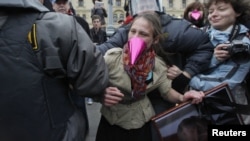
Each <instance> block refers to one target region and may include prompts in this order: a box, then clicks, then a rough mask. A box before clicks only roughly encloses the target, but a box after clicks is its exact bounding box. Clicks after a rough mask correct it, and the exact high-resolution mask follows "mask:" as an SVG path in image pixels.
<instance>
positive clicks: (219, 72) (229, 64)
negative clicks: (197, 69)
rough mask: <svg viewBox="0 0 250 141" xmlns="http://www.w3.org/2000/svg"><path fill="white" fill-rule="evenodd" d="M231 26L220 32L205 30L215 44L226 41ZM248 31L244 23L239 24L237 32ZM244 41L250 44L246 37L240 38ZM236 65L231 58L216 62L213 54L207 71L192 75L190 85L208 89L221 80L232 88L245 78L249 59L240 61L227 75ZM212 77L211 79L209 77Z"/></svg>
mask: <svg viewBox="0 0 250 141" xmlns="http://www.w3.org/2000/svg"><path fill="white" fill-rule="evenodd" d="M231 29H232V27H230V28H229V29H228V30H226V31H224V32H220V31H218V30H215V29H214V28H210V29H209V30H208V31H207V32H208V33H209V35H210V40H211V42H212V43H213V44H214V46H216V45H217V44H220V43H225V42H226V41H228V38H229V34H230V33H231ZM246 32H248V29H247V28H246V27H245V26H244V25H240V31H239V34H245V33H246ZM242 41H243V42H244V43H248V44H250V40H249V38H248V37H244V38H242ZM236 67H237V63H235V62H234V61H233V60H232V59H229V60H226V61H224V62H222V63H221V62H218V61H217V60H216V58H215V56H213V57H212V59H211V63H210V67H209V69H208V70H209V73H202V74H198V75H196V76H194V77H193V78H192V79H191V81H190V86H191V87H192V88H194V89H197V90H203V91H206V90H209V89H211V88H213V87H215V86H217V85H219V84H221V83H222V82H225V83H228V85H229V87H230V89H234V88H235V87H236V86H237V85H239V84H241V83H242V82H243V80H244V79H245V77H246V75H247V74H248V72H249V70H250V61H248V62H245V63H240V64H239V67H238V68H237V70H236V72H235V73H234V74H233V75H232V77H227V76H229V73H230V72H232V71H233V69H235V68H236ZM210 78H212V79H210ZM214 78H215V79H217V80H218V81H211V80H213V79H214Z"/></svg>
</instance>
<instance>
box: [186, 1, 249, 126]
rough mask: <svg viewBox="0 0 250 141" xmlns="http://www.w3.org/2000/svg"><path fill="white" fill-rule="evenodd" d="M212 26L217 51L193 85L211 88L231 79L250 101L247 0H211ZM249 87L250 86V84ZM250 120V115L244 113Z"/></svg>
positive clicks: (242, 100) (240, 99)
mask: <svg viewBox="0 0 250 141" xmlns="http://www.w3.org/2000/svg"><path fill="white" fill-rule="evenodd" d="M206 6H207V9H208V21H209V26H208V28H207V29H206V32H207V33H208V34H209V36H210V40H211V42H212V43H213V45H214V46H215V48H214V55H213V57H212V59H211V63H210V67H209V68H208V70H207V71H205V72H203V73H200V74H198V75H196V76H194V77H193V78H192V79H191V81H190V84H189V85H190V87H191V88H192V89H196V90H202V91H207V90H209V89H211V88H213V87H215V86H218V85H219V84H221V83H227V84H228V86H229V88H230V89H231V91H232V93H233V96H234V99H235V100H236V102H237V103H238V104H245V105H248V104H249V101H248V99H249V98H248V95H249V94H247V92H246V87H245V86H244V82H245V81H244V80H245V78H246V76H247V74H248V73H249V70H250V54H249V51H250V49H249V46H250V38H249V37H247V33H248V32H249V29H248V28H246V27H245V26H244V25H243V24H241V23H245V20H247V19H249V17H250V4H249V1H247V0H241V1H238V0H209V1H208V2H207V4H206ZM248 87H249V86H248ZM243 117H244V123H245V124H249V123H250V116H249V115H248V116H243Z"/></svg>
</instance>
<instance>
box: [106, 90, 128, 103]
mask: <svg viewBox="0 0 250 141" xmlns="http://www.w3.org/2000/svg"><path fill="white" fill-rule="evenodd" d="M123 97H124V94H122V93H121V92H120V90H119V89H118V88H116V87H108V88H106V90H105V94H104V101H103V104H104V105H105V106H113V105H116V104H118V103H119V102H120V101H121V100H122V98H123Z"/></svg>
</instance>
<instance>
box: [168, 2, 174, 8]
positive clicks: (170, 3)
mask: <svg viewBox="0 0 250 141" xmlns="http://www.w3.org/2000/svg"><path fill="white" fill-rule="evenodd" d="M168 3H169V8H173V7H174V3H173V0H168Z"/></svg>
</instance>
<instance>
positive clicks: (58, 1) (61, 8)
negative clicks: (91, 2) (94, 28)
mask: <svg viewBox="0 0 250 141" xmlns="http://www.w3.org/2000/svg"><path fill="white" fill-rule="evenodd" d="M53 9H54V10H55V12H59V13H63V14H68V15H72V16H74V17H75V18H76V20H77V22H78V23H79V24H80V25H81V26H82V28H83V29H84V30H85V31H86V32H87V33H88V35H89V36H90V28H89V24H88V22H87V21H86V20H85V19H84V18H82V17H80V16H77V15H76V14H75V10H74V7H73V6H72V4H71V2H70V1H69V0H55V1H54V3H53Z"/></svg>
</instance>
